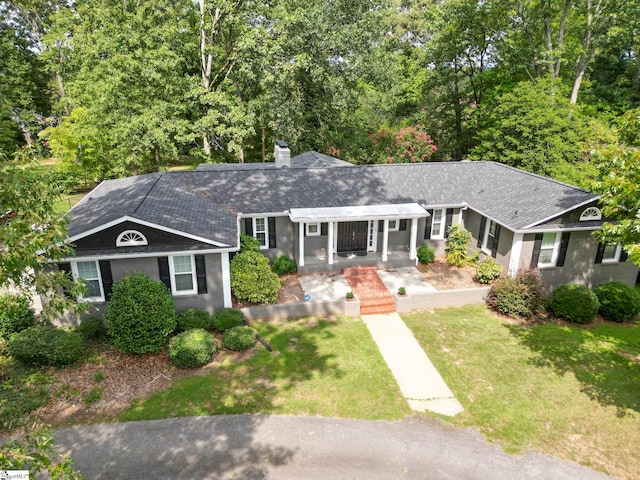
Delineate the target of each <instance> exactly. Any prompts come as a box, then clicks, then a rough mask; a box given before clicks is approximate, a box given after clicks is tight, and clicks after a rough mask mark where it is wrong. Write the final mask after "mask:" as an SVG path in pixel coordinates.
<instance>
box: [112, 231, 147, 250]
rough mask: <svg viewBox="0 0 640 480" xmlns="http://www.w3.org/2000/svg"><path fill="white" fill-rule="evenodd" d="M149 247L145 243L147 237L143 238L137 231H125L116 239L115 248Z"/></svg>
mask: <svg viewBox="0 0 640 480" xmlns="http://www.w3.org/2000/svg"><path fill="white" fill-rule="evenodd" d="M132 236H136V237H139V239H138V240H128V241H127V240H125V237H132ZM144 245H149V243H148V242H147V237H145V236H144V235H143V234H142V233H140V232H139V231H137V230H125V231H124V232H122V233H121V234H120V235H118V238H117V239H116V247H138V246H144Z"/></svg>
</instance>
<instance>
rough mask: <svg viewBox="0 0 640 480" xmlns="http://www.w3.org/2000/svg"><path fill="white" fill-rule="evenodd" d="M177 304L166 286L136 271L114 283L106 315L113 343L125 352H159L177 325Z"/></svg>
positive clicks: (108, 330)
mask: <svg viewBox="0 0 640 480" xmlns="http://www.w3.org/2000/svg"><path fill="white" fill-rule="evenodd" d="M175 309H176V306H175V303H174V301H173V298H172V297H171V292H169V290H168V289H167V287H166V286H165V285H164V284H163V283H161V282H157V281H155V280H152V279H151V278H149V277H147V276H146V275H143V274H141V273H137V274H135V275H130V276H127V277H124V278H123V279H121V280H120V281H118V282H116V283H115V284H114V285H113V293H112V294H111V301H110V302H109V305H108V306H107V311H106V312H105V315H104V319H105V322H106V324H107V332H108V333H109V337H110V340H111V343H112V344H113V345H114V346H115V347H116V348H117V349H118V350H120V351H122V352H124V353H137V354H143V353H150V352H157V351H159V350H160V349H161V348H162V347H164V346H165V345H166V344H167V341H168V339H169V335H170V334H171V333H172V332H173V331H174V330H175V328H176V312H175Z"/></svg>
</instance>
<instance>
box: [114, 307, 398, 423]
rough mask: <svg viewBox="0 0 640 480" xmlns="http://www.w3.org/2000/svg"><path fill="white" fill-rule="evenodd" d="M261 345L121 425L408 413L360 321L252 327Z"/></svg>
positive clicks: (139, 409)
mask: <svg viewBox="0 0 640 480" xmlns="http://www.w3.org/2000/svg"><path fill="white" fill-rule="evenodd" d="M252 327H254V328H255V329H256V330H257V331H258V333H259V334H260V335H261V336H262V337H264V338H265V339H266V340H267V341H268V342H269V344H270V345H271V347H272V348H273V353H269V352H267V350H266V349H265V348H264V347H262V346H261V345H260V344H257V345H256V347H254V350H253V351H252V352H251V353H250V356H249V358H243V355H242V354H240V355H239V356H237V357H234V356H228V357H225V359H224V361H223V362H222V363H221V364H220V365H217V366H213V367H211V369H210V371H209V372H208V373H206V374H204V375H201V376H200V375H198V376H193V377H189V378H184V379H181V380H179V381H177V382H176V383H174V385H173V386H172V387H171V388H169V389H167V390H165V391H162V392H159V393H156V394H155V395H153V396H152V397H151V398H149V399H148V400H146V401H144V402H140V403H138V404H134V405H133V406H132V407H131V408H129V409H128V410H126V411H125V412H124V413H123V414H122V415H120V417H119V420H122V421H130V420H148V419H158V418H168V417H180V416H191V415H221V414H240V413H274V414H287V415H320V416H324V417H341V418H367V419H388V420H392V419H398V418H402V417H404V416H405V415H408V414H409V413H410V410H409V407H408V405H407V402H406V401H405V400H404V398H403V397H402V395H401V394H400V390H399V388H398V385H397V383H396V382H395V379H394V378H393V376H392V375H391V372H390V371H389V369H388V368H387V366H386V364H385V362H384V360H383V359H382V356H381V355H380V352H379V351H378V348H377V347H376V345H375V343H374V342H373V340H372V339H371V336H370V335H369V332H368V330H367V327H366V326H365V325H364V323H363V322H362V321H360V320H359V319H351V318H344V317H340V318H339V319H338V320H320V319H314V318H307V319H303V320H295V321H293V320H292V321H288V322H281V323H262V322H254V323H252Z"/></svg>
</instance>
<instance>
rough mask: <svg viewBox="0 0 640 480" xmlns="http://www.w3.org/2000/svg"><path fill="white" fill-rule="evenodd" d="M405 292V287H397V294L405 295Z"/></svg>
mask: <svg viewBox="0 0 640 480" xmlns="http://www.w3.org/2000/svg"><path fill="white" fill-rule="evenodd" d="M406 294H407V289H406V288H405V287H399V288H398V295H406Z"/></svg>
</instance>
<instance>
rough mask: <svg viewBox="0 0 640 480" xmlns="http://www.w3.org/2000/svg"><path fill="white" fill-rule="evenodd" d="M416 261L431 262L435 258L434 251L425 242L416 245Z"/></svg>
mask: <svg viewBox="0 0 640 480" xmlns="http://www.w3.org/2000/svg"><path fill="white" fill-rule="evenodd" d="M416 254H417V256H418V261H419V262H420V263H423V264H427V263H432V262H433V261H434V260H435V259H436V251H435V250H434V249H433V248H431V247H430V246H429V245H427V244H426V243H423V244H422V245H420V246H419V247H418V251H417V253H416Z"/></svg>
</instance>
